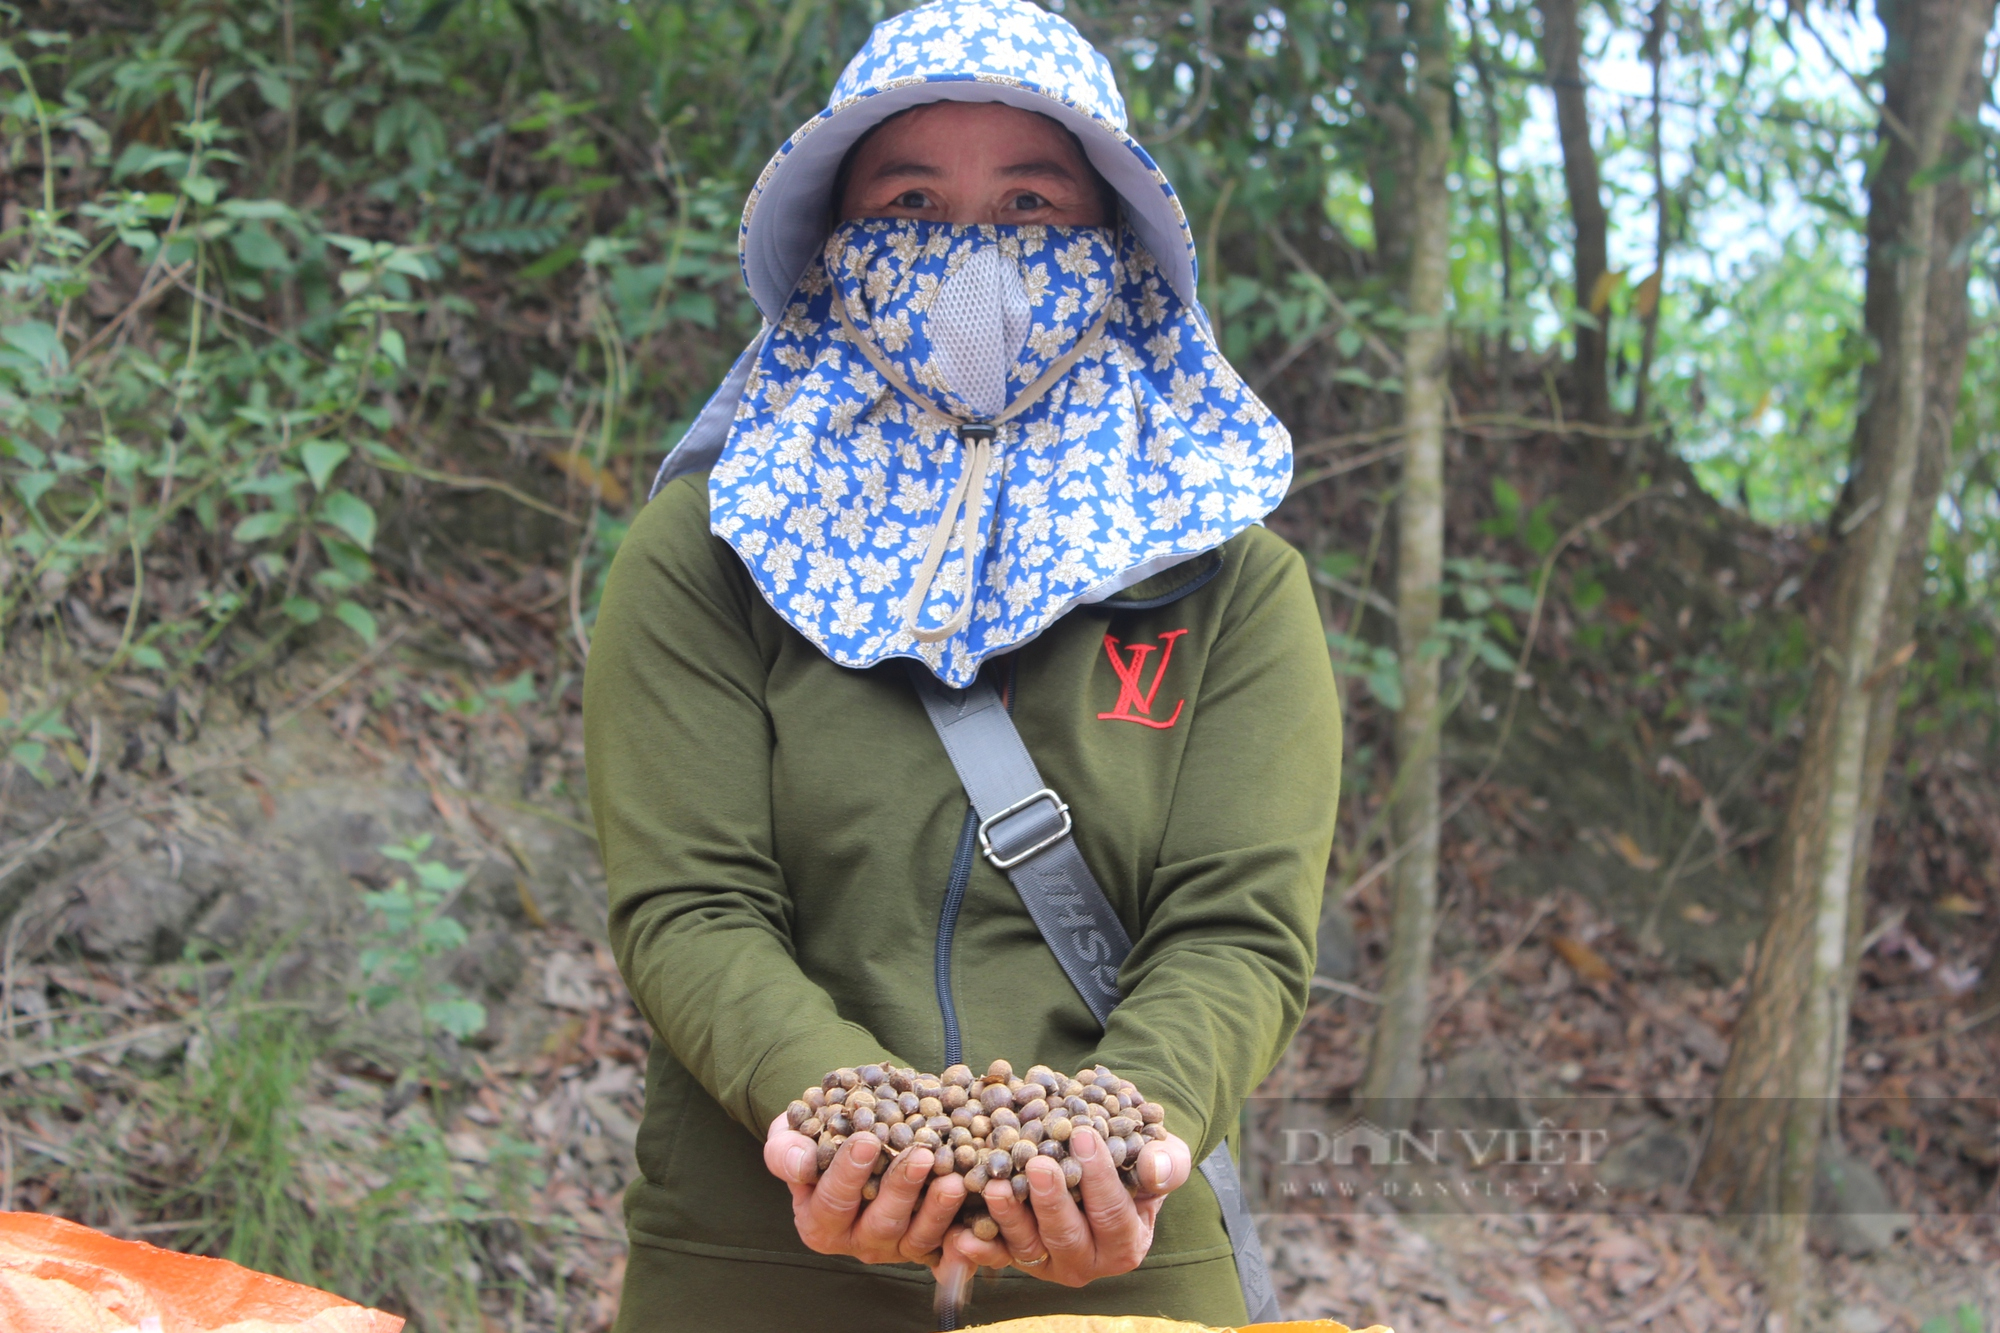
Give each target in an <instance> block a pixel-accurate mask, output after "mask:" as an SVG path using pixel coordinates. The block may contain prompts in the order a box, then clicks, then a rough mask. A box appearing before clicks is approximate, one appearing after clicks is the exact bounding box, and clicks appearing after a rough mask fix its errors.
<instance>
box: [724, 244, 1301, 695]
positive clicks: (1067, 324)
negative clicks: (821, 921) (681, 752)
mask: <svg viewBox="0 0 2000 1333" xmlns="http://www.w3.org/2000/svg"><path fill="white" fill-rule="evenodd" d="M836 301H838V302H840V303H841V304H840V305H839V306H836V305H835V302H836ZM1291 474H1292V454H1291V436H1290V434H1289V433H1287V431H1286V430H1285V428H1284V426H1283V425H1282V424H1281V423H1280V422H1279V421H1278V420H1277V418H1276V417H1275V416H1274V415H1272V413H1271V411H1270V409H1269V408H1267V407H1266V406H1265V405H1264V404H1263V403H1262V402H1261V401H1259V400H1258V398H1257V396H1256V395H1255V394H1253V393H1252V392H1251V391H1250V389H1249V388H1248V386H1246V385H1245V384H1244V383H1243V381H1242V380H1241V379H1240V378H1239V377H1238V376H1237V374H1236V372H1235V371H1234V370H1233V369H1232V368H1231V367H1230V365H1229V363H1228V362H1227V361H1225V360H1224V359H1223V357H1222V354H1221V353H1220V352H1219V351H1217V350H1216V348H1215V346H1214V343H1213V341H1212V340H1211V338H1210V336H1209V333H1208V329H1207V327H1206V324H1205V322H1204V321H1203V320H1202V319H1201V318H1200V317H1199V316H1198V314H1197V312H1196V311H1195V310H1193V309H1191V308H1189V307H1188V306H1187V305H1186V304H1184V303H1183V302H1182V301H1181V300H1180V298H1179V297H1178V296H1176V295H1175V294H1174V292H1173V290H1172V288H1171V287H1170V286H1169V285H1168V284H1167V283H1166V282H1165V281H1164V280H1163V278H1162V275H1161V274H1160V272H1159V270H1158V267H1157V266H1156V265H1155V264H1154V262H1153V258H1152V256H1151V255H1150V254H1148V253H1147V252H1146V250H1145V248H1144V247H1143V246H1142V245H1140V244H1139V242H1138V241H1137V240H1136V239H1135V238H1134V237H1133V236H1132V235H1131V234H1130V233H1129V232H1125V231H1123V230H1119V231H1112V230H1109V229H1105V228H1094V227H1089V228H1079V227H1040V226H956V225H950V224H945V223H937V222H923V221H915V220H892V219H871V220H865V221H858V222H850V223H847V224H845V225H843V226H842V227H840V228H839V229H838V230H836V231H835V232H834V234H833V235H832V236H831V237H830V238H829V239H828V241H827V244H826V247H825V249H824V251H823V252H822V255H821V258H820V260H819V261H818V262H815V263H813V264H812V265H811V266H809V268H808V269H807V271H806V274H805V276H804V278H802V279H801V280H800V282H799V285H798V287H797V289H796V290H795V291H794V292H793V294H792V298H791V300H790V302H789V303H788V304H787V306H786V308H785V311H784V313H783V315H782V317H781V318H780V319H779V320H778V321H777V322H776V324H775V325H774V326H773V327H772V328H771V330H770V335H769V337H767V338H766V339H765V340H764V343H763V345H762V347H761V348H760V349H758V354H757V361H756V364H755V366H754V368H752V369H751V371H750V376H749V383H748V385H747V387H746V389H745V391H744V393H743V396H742V398H741V400H740V402H739V404H738V406H737V409H736V418H735V421H734V423H733V424H732V425H731V427H730V432H729V438H728V441H727V443H726V444H725V445H724V446H723V448H722V453H721V456H720V457H719V458H718V459H717V461H716V464H715V466H714V469H713V470H712V471H711V473H710V475H709V509H710V526H711V528H712V530H713V531H714V532H715V534H716V535H717V536H719V537H721V538H722V539H723V540H725V541H727V542H728V543H729V544H730V546H731V547H732V548H734V549H735V551H736V552H737V554H738V555H740V556H741V557H742V558H743V562H744V564H745V565H746V566H748V568H749V570H750V574H751V577H752V579H753V580H754V581H755V582H756V584H757V586H758V588H759V589H760V590H761V591H762V592H763V594H764V596H765V598H766V599H767V600H768V601H769V602H770V603H771V606H772V607H773V608H774V609H775V610H776V611H777V612H778V614H779V615H781V616H782V617H784V619H785V620H786V621H787V622H788V623H790V624H791V625H792V626H793V627H794V628H795V629H797V630H798V631H799V632H800V633H801V634H803V635H805V636H806V638H807V639H809V640H810V641H811V642H812V643H813V644H814V645H815V646H816V647H818V648H819V649H820V651H822V652H824V653H825V654H826V655H827V656H828V657H830V658H832V659H833V660H834V661H836V662H838V663H840V664H841V665H843V666H851V667H867V666H873V665H874V664H876V663H878V662H880V661H883V660H884V659H886V658H890V657H911V658H917V659H920V660H922V661H923V662H924V663H925V664H926V665H927V666H928V667H929V668H930V669H931V671H932V672H934V673H935V674H936V675H937V676H938V677H939V678H940V679H941V680H943V681H944V682H945V683H946V684H948V685H951V686H953V687H954V688H963V687H964V686H966V685H969V684H970V683H971V682H972V680H973V678H974V677H975V676H976V675H977V674H978V671H979V666H980V664H981V663H982V662H984V661H985V660H986V659H987V658H989V657H992V656H994V655H996V654H999V653H1004V652H1006V651H1008V650H1009V649H1012V648H1015V647H1018V646H1019V645H1021V644H1023V643H1026V642H1027V641H1028V640H1030V639H1032V638H1034V637H1035V636H1036V635H1037V634H1040V633H1041V632H1042V631H1043V630H1044V629H1046V628H1048V626H1049V625H1051V624H1053V623H1054V622H1055V621H1056V620H1057V619H1059V618H1060V617H1061V616H1062V615H1063V614H1064V613H1065V612H1067V611H1069V610H1070V609H1071V608H1073V607H1076V606H1078V605H1081V604H1083V603H1087V602H1094V601H1101V600H1103V599H1104V598H1106V597H1109V596H1111V595H1112V594H1113V593H1115V592H1118V591H1119V590H1121V589H1123V588H1127V587H1130V586H1131V585H1132V584H1134V583H1137V582H1139V581H1140V580H1142V579H1145V578H1147V577H1149V576H1151V575H1152V574H1155V573H1157V572H1159V571H1160V570H1163V569H1166V568H1168V567H1170V566H1172V565H1175V564H1178V563H1180V562H1181V561H1183V560H1186V559H1188V558H1189V557H1191V556H1194V555H1198V554H1200V553H1201V552H1203V551H1207V550H1212V549H1213V548H1215V547H1217V546H1220V545H1221V544H1222V543H1223V542H1225V541H1227V540H1229V538H1230V537H1232V536H1234V535H1235V534H1236V533H1238V532H1240V531H1242V530H1243V529H1244V528H1246V527H1248V526H1250V525H1251V524H1253V523H1255V522H1257V521H1258V520H1259V519H1261V518H1263V516H1264V515H1265V514H1267V513H1269V512H1270V511H1271V509H1272V508H1273V507H1275V506H1276V505H1277V503H1278V501H1279V500H1281V499H1283V498H1284V495H1285V491H1286V488H1287V486H1288V485H1289V484H1290V481H1291Z"/></svg>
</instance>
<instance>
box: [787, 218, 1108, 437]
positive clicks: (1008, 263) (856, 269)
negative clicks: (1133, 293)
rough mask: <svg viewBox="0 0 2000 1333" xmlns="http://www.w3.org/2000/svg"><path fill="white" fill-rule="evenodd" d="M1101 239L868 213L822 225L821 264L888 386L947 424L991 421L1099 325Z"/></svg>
mask: <svg viewBox="0 0 2000 1333" xmlns="http://www.w3.org/2000/svg"><path fill="white" fill-rule="evenodd" d="M1113 246H1114V237H1113V233H1112V232H1111V231H1110V230H1109V229H1107V228H1103V227H1041V226H1029V227H1022V226H954V225H952V224H949V223H937V222H911V221H902V220H889V219H881V218H876V219H866V220H862V221H857V222H849V223H847V224H845V225H843V226H842V227H841V228H840V229H839V230H837V231H835V232H834V234H833V235H832V237H830V238H829V239H828V241H827V245H826V272H827V274H828V275H829V277H830V278H831V279H832V281H833V283H834V286H835V293H834V295H835V302H834V313H835V315H836V317H837V318H840V319H841V321H842V323H843V325H844V326H845V327H846V328H847V329H848V331H849V332H850V334H853V335H859V341H860V343H861V350H862V352H863V353H864V354H865V355H867V356H868V358H869V360H870V361H871V362H872V363H874V364H875V366H876V369H877V370H879V371H882V372H883V374H884V378H885V379H887V380H888V381H889V383H890V384H891V385H892V386H893V387H895V388H898V389H901V390H903V391H905V392H906V393H907V392H909V391H910V390H915V391H916V392H915V393H914V394H912V395H911V396H912V397H914V398H915V399H916V400H917V402H918V403H919V405H920V406H924V407H927V408H930V409H932V410H933V411H935V412H937V414H938V415H941V416H943V417H945V418H946V419H947V420H950V421H952V422H954V423H991V422H995V421H996V420H998V419H1001V418H1003V417H1005V416H1008V415H1013V414H1018V412H1019V411H1024V410H1026V408H1028V407H1029V406H1031V405H1032V404H1031V403H1027V402H1022V401H1020V400H1021V398H1022V394H1023V391H1024V390H1026V389H1028V388H1030V387H1031V386H1033V385H1034V384H1035V383H1036V382H1037V381H1038V380H1040V379H1042V378H1043V377H1044V376H1046V374H1047V372H1048V370H1049V368H1050V367H1051V366H1052V365H1055V364H1056V363H1058V362H1063V361H1064V360H1065V357H1066V356H1067V355H1068V354H1069V353H1072V352H1075V351H1076V350H1077V349H1078V346H1079V344H1080V343H1081V342H1082V341H1083V339H1084V337H1085V335H1086V334H1088V333H1089V332H1090V330H1091V329H1092V327H1093V326H1098V325H1101V323H1102V321H1101V318H1100V317H1101V316H1102V315H1103V314H1105V313H1106V308H1107V306H1108V305H1109V302H1110V298H1111V292H1112V289H1113V274H1114V271H1115V270H1116V268H1117V256H1116V252H1115V250H1114V248H1113ZM1071 360H1073V358H1071ZM884 363H886V365H885V364H884ZM1010 409H1013V412H1011V413H1010Z"/></svg>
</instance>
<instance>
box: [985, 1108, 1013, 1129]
mask: <svg viewBox="0 0 2000 1333" xmlns="http://www.w3.org/2000/svg"><path fill="white" fill-rule="evenodd" d="M986 1118H987V1119H989V1120H991V1121H992V1122H993V1128H995V1129H1019V1128H1020V1127H1021V1117H1020V1116H1018V1115H1015V1114H1014V1112H1013V1109H1012V1108H1011V1107H1006V1106H1001V1107H996V1108H994V1109H993V1110H991V1111H988V1112H987V1113H986Z"/></svg>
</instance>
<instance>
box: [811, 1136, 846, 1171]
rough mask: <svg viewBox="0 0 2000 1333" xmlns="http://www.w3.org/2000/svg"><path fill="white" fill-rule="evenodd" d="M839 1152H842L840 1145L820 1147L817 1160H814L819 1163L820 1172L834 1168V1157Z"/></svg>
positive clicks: (821, 1145) (823, 1145)
mask: <svg viewBox="0 0 2000 1333" xmlns="http://www.w3.org/2000/svg"><path fill="white" fill-rule="evenodd" d="M839 1151H840V1145H839V1144H837V1143H822V1144H820V1145H819V1151H818V1153H817V1155H816V1156H815V1158H814V1160H815V1161H817V1162H818V1163H819V1169H820V1170H822V1171H824V1170H826V1169H827V1168H828V1167H829V1166H832V1165H833V1155H834V1154H835V1153H837V1152H839Z"/></svg>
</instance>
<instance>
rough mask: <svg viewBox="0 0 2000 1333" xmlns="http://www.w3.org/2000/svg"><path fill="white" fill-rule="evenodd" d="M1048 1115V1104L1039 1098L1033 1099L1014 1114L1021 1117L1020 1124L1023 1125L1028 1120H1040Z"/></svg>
mask: <svg viewBox="0 0 2000 1333" xmlns="http://www.w3.org/2000/svg"><path fill="white" fill-rule="evenodd" d="M1048 1113H1049V1104H1048V1103H1047V1102H1045V1101H1043V1100H1042V1099H1041V1098H1040V1097H1036V1098H1034V1099H1033V1100H1031V1101H1030V1102H1029V1103H1028V1104H1027V1105H1026V1106H1023V1107H1020V1108H1019V1109H1018V1110H1017V1111H1016V1112H1015V1114H1016V1115H1018V1116H1020V1117H1021V1123H1022V1124H1024V1125H1025V1124H1027V1123H1028V1122H1029V1121H1030V1120H1040V1119H1041V1118H1042V1117H1043V1116H1045V1115H1047V1114H1048Z"/></svg>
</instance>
